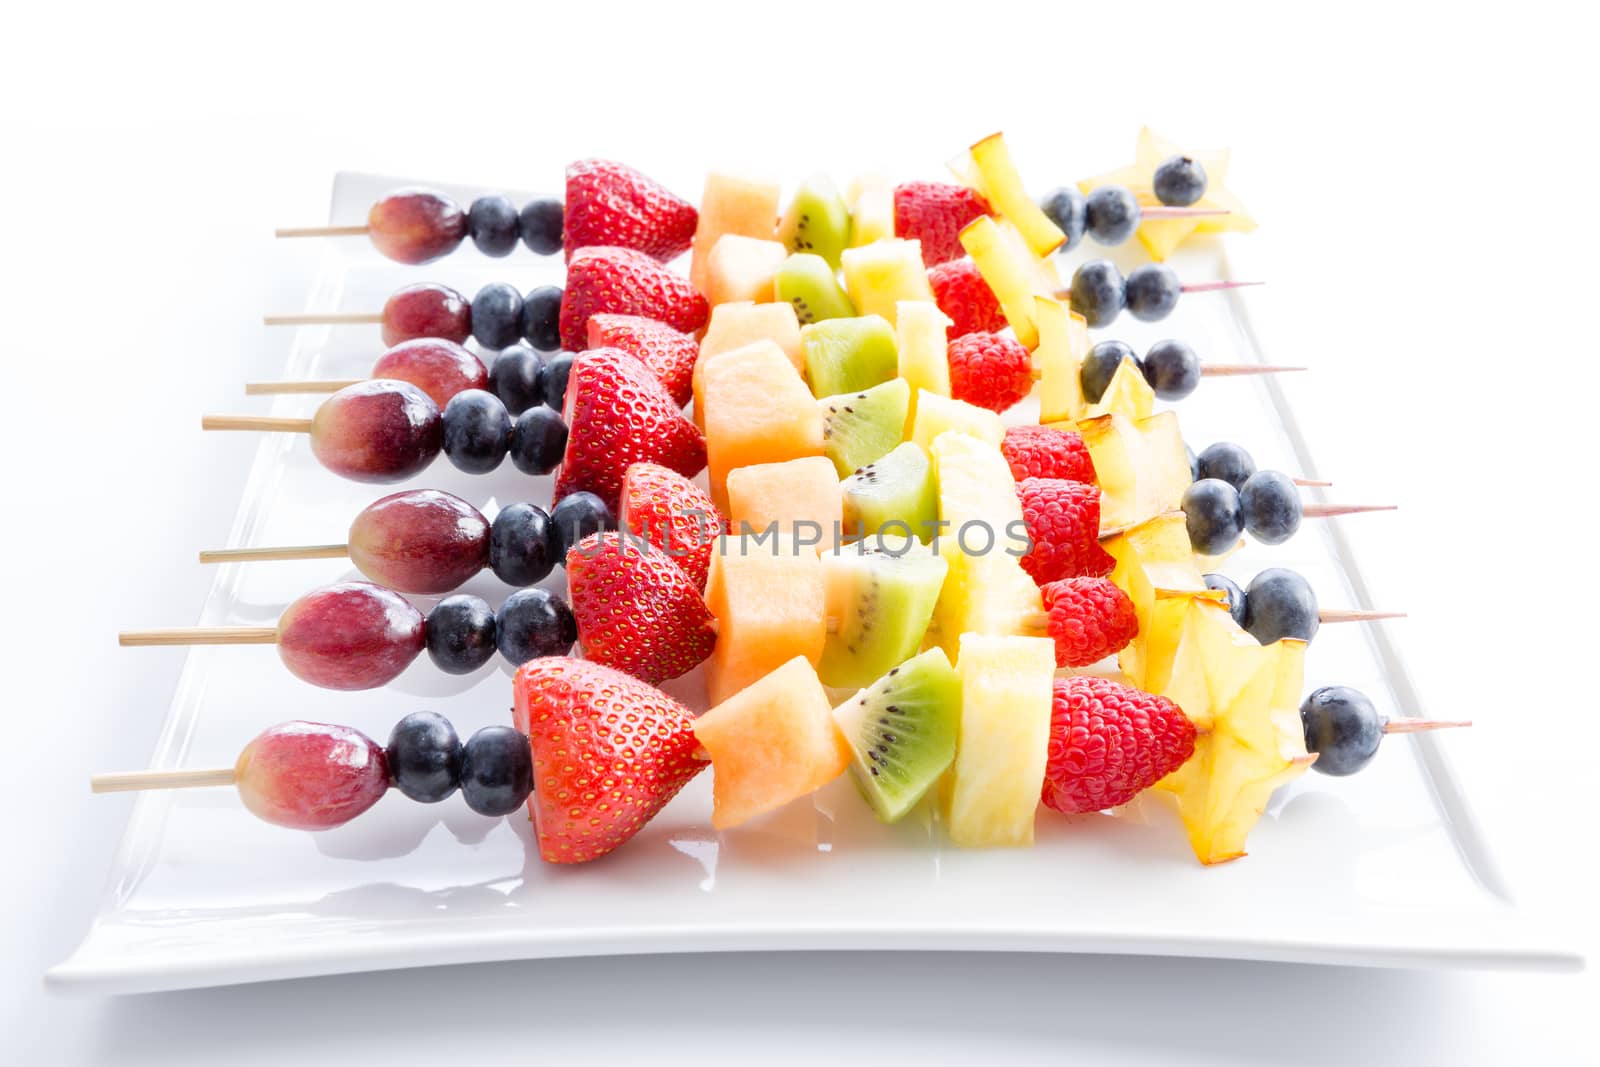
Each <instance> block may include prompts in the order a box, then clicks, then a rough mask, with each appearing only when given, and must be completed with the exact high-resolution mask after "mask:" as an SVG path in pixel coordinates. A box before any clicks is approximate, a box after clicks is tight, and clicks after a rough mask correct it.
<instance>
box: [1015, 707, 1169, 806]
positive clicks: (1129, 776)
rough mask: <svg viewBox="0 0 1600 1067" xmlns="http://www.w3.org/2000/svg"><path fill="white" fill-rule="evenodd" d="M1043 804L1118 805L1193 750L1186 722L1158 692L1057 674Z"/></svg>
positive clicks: (1149, 784) (1167, 773) (1147, 786)
mask: <svg viewBox="0 0 1600 1067" xmlns="http://www.w3.org/2000/svg"><path fill="white" fill-rule="evenodd" d="M1053 697H1054V700H1053V703H1052V706H1051V709H1050V753H1049V756H1048V758H1047V761H1046V763H1045V771H1044V794H1043V795H1044V802H1045V805H1046V806H1047V807H1051V808H1054V809H1055V810H1056V811H1060V812H1064V813H1066V814H1068V815H1071V814H1073V813H1074V812H1087V811H1103V810H1104V809H1106V808H1112V807H1116V806H1117V805H1118V804H1126V803H1127V802H1128V801H1130V800H1132V799H1133V798H1134V797H1135V796H1136V795H1137V794H1138V793H1140V792H1141V791H1143V790H1145V789H1148V788H1149V787H1150V786H1152V785H1154V784H1156V783H1157V782H1159V781H1160V780H1161V779H1163V778H1165V777H1166V776H1167V775H1169V774H1171V773H1172V772H1173V771H1175V770H1177V769H1178V768H1179V767H1181V766H1183V764H1184V762H1185V761H1186V760H1188V758H1189V757H1190V756H1192V755H1194V737H1195V732H1194V724H1193V723H1191V722H1190V721H1189V719H1188V717H1187V716H1186V715H1184V713H1183V709H1182V708H1180V707H1178V705H1176V704H1174V703H1173V702H1172V701H1170V700H1168V699H1167V698H1166V697H1161V696H1156V695H1155V694H1154V693H1146V692H1143V691H1142V690H1138V689H1134V688H1132V687H1131V686H1126V685H1120V684H1118V683H1116V682H1113V681H1111V680H1110V679H1107V678H1093V677H1087V676H1083V677H1073V678H1057V679H1056V680H1055V683H1054V686H1053Z"/></svg>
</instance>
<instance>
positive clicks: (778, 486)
mask: <svg viewBox="0 0 1600 1067" xmlns="http://www.w3.org/2000/svg"><path fill="white" fill-rule="evenodd" d="M843 517H844V494H843V492H841V490H840V488H839V473H838V471H836V470H835V469H834V466H833V460H831V459H828V458H827V457H826V456H806V457H805V458H804V459H791V460H789V461H788V462H785V463H758V464H756V465H754V466H751V467H739V468H738V469H736V470H734V471H731V472H729V474H728V528H729V529H730V530H732V531H734V532H736V533H747V532H748V533H756V534H759V533H762V532H764V531H766V530H768V529H776V530H777V531H778V536H779V538H780V539H781V540H782V542H783V547H788V546H790V545H795V544H802V545H805V543H806V542H807V541H809V539H811V538H813V537H815V538H819V539H820V540H817V541H815V542H814V543H812V544H809V545H805V546H806V547H817V546H827V547H831V546H832V545H833V539H834V536H835V531H836V530H837V529H838V527H839V525H840V523H841V522H842V521H843ZM802 523H804V524H807V525H804V526H802V525H801V524H802ZM741 524H744V525H741ZM747 527H748V528H747Z"/></svg>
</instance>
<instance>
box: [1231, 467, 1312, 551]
mask: <svg viewBox="0 0 1600 1067" xmlns="http://www.w3.org/2000/svg"><path fill="white" fill-rule="evenodd" d="M1239 507H1240V508H1241V509H1243V511H1244V527H1245V529H1247V530H1249V531H1250V536H1251V537H1254V538H1255V539H1256V540H1257V541H1260V542H1261V543H1262V544H1264V545H1280V544H1282V543H1283V542H1285V541H1287V540H1289V538H1291V537H1293V536H1294V532H1295V531H1296V530H1298V529H1300V514H1301V509H1300V490H1299V489H1298V488H1296V487H1295V484H1294V479H1293V478H1291V477H1289V476H1288V475H1287V474H1284V473H1283V472H1282V471H1257V472H1256V473H1254V474H1252V475H1251V476H1250V477H1249V479H1248V480H1246V481H1245V483H1244V488H1243V489H1240V490H1239Z"/></svg>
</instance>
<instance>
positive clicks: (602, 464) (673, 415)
mask: <svg viewBox="0 0 1600 1067" xmlns="http://www.w3.org/2000/svg"><path fill="white" fill-rule="evenodd" d="M561 417H562V419H563V420H564V421H565V422H566V424H567V449H566V452H564V453H563V454H562V457H561V465H560V466H559V467H557V468H556V488H555V495H554V499H555V500H560V499H561V498H562V497H564V496H566V495H567V494H568V493H575V492H577V491H578V490H580V489H586V490H588V491H589V492H591V493H594V494H595V495H596V496H598V497H599V498H600V499H601V500H604V501H605V502H606V507H608V508H610V509H611V510H612V512H613V513H615V512H616V510H617V502H618V500H619V499H620V498H621V495H622V475H623V473H624V472H625V471H626V470H627V469H628V466H629V464H632V463H639V462H647V463H659V464H661V465H662V466H663V467H667V468H669V469H671V470H675V471H677V472H678V473H679V474H681V475H683V476H684V477H686V478H692V477H694V476H695V475H696V474H699V473H700V471H701V470H703V469H704V468H705V465H706V439H705V435H704V434H702V433H701V432H700V428H699V427H698V426H696V425H695V424H694V423H692V422H690V421H689V420H688V419H687V418H685V417H684V414H683V411H682V409H680V408H679V407H678V406H677V405H676V404H674V403H673V402H672V397H671V396H670V395H669V394H668V393H667V390H666V387H665V386H663V385H662V384H661V382H660V381H659V380H657V378H656V376H655V375H654V374H651V373H650V368H648V367H646V366H645V365H644V364H643V363H640V362H639V361H638V360H637V359H635V358H634V357H633V356H630V355H628V353H626V352H622V351H619V350H618V349H615V348H595V349H591V350H589V351H588V352H585V353H583V354H582V355H581V356H579V357H578V358H577V360H576V361H574V362H573V364H572V370H571V372H570V374H569V376H568V378H567V397H566V401H565V403H564V404H563V406H562V410H561Z"/></svg>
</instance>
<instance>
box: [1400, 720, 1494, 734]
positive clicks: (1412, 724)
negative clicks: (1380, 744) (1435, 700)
mask: <svg viewBox="0 0 1600 1067" xmlns="http://www.w3.org/2000/svg"><path fill="white" fill-rule="evenodd" d="M1471 725H1472V720H1471V719H1390V720H1389V721H1388V722H1386V723H1384V724H1383V732H1384V733H1386V734H1420V733H1422V732H1423V731H1424V730H1454V729H1456V728H1457V727H1461V726H1471Z"/></svg>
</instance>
